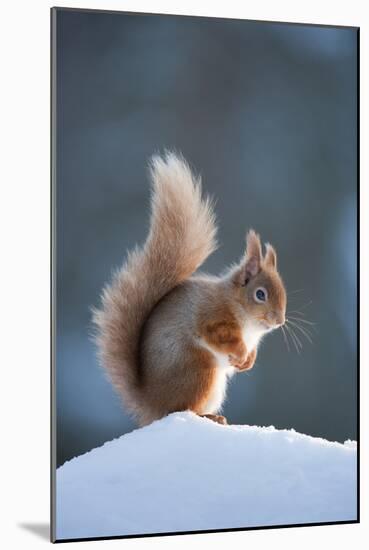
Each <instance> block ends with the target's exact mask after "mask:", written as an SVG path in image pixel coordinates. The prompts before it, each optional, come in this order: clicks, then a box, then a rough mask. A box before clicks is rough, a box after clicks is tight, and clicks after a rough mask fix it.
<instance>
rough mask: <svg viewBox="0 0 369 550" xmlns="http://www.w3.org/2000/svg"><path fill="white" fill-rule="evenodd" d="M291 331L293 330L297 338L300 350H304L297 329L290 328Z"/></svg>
mask: <svg viewBox="0 0 369 550" xmlns="http://www.w3.org/2000/svg"><path fill="white" fill-rule="evenodd" d="M290 329H291V330H292V332H293V335H294V337H295V338H296V340H297V342H298V343H299V344H300V349H302V348H303V345H302V342H301V340H300V338H299V336H297V334H296V331H295V329H294V328H292V327H290Z"/></svg>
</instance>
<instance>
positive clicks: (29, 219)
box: [0, 0, 369, 550]
mask: <svg viewBox="0 0 369 550" xmlns="http://www.w3.org/2000/svg"><path fill="white" fill-rule="evenodd" d="M365 4H367V2H365V1H363V2H360V1H356V0H351V2H341V1H340V2H338V1H336V2H330V1H329V0H318V1H316V0H309V2H307V1H306V2H304V3H303V5H302V2H295V1H294V0H289V1H287V0H279V1H278V2H275V1H273V0H270V1H266V0H258V2H253V3H250V2H237V1H233V0H228V1H227V2H219V3H216V2H210V1H205V0H200V1H199V0H197V1H195V0H181V1H179V0H172V1H164V0H155V1H146V2H145V1H141V0H136V1H118V0H116V1H111V0H110V1H93V0H89V1H84V0H80V1H78V2H76V1H74V0H69V1H68V2H67V3H66V5H67V6H69V7H86V8H104V9H116V10H128V11H148V12H158V13H177V14H191V15H208V16H209V15H210V16H222V17H236V18H237V17H238V18H245V19H259V20H260V19H261V20H263V19H264V20H276V21H291V22H306V23H321V24H323V23H326V24H340V25H354V26H360V27H361V97H362V98H368V97H369V89H368V66H369V59H368V44H369V40H368V31H369V19H368V16H367V13H366V6H365ZM52 5H53V4H52V2H49V1H48V0H37V1H36V2H29V1H28V2H27V1H23V0H18V1H17V2H14V3H10V2H9V3H8V4H5V5H3V6H2V13H1V32H0V40H1V47H0V55H1V77H2V78H1V80H2V84H1V88H0V89H1V96H2V99H1V103H0V105H1V119H0V120H1V136H2V148H1V149H2V160H1V164H0V170H1V178H0V182H1V200H0V209H1V210H0V224H1V231H0V238H1V270H0V276H1V287H0V288H1V291H2V292H1V302H0V303H1V316H0V319H1V321H0V322H1V325H2V326H1V335H2V338H1V347H0V354H1V355H0V368H1V369H2V384H1V399H0V404H1V421H2V443H3V448H2V453H1V458H2V460H1V463H2V467H1V469H0V471H1V478H0V490H1V507H2V510H1V542H2V544H3V546H4V547H5V548H13V547H17V548H25V547H27V548H29V549H30V550H32V549H34V548H39V546H41V545H44V546H45V544H48V542H47V538H46V529H47V528H46V525H47V523H48V519H49V355H50V353H49V352H50V349H49V264H50V258H49V243H50V240H49V224H50V219H49V202H50V195H49V8H50V7H51V6H52ZM364 68H365V69H366V70H364ZM25 83H27V85H26V84H25ZM361 129H362V130H361V136H362V141H361V168H362V169H361V187H362V193H361V201H362V202H361V210H362V211H363V212H364V213H365V211H366V210H367V208H368V206H369V200H368V198H369V187H368V184H367V182H368V158H367V152H368V150H369V144H368V103H367V101H366V102H365V104H363V102H362V104H361ZM364 152H366V154H364ZM365 187H366V188H365ZM368 218H369V217H368V215H366V216H364V215H363V216H362V226H361V242H362V247H361V248H362V250H363V251H365V250H366V252H367V250H368V247H367V243H366V241H365V240H364V236H366V235H367V234H368V230H369V222H368ZM4 252H5V254H4ZM361 263H362V265H361V268H362V274H361V278H362V281H367V280H369V260H368V254H366V257H365V255H363V256H362V262H361ZM368 302H369V299H368V291H367V288H365V285H364V284H363V285H362V297H361V304H362V320H361V325H362V326H361V333H362V335H363V338H362V354H361V355H362V357H361V364H362V368H361V388H362V392H361V393H362V397H361V425H362V430H361V432H362V436H363V437H362V452H361V460H362V464H363V465H364V468H362V483H361V485H362V510H361V511H362V514H361V517H362V523H361V524H360V525H346V526H326V527H314V528H293V529H282V530H280V529H279V530H269V531H246V532H242V533H218V534H212V535H197V536H189V535H187V536H182V537H163V538H148V539H136V540H124V541H122V540H120V541H109V542H107V541H104V542H87V543H81V544H84V548H92V547H93V548H98V547H104V548H107V547H114V546H115V547H116V548H118V547H122V546H124V547H125V548H135V549H141V548H163V549H164V548H171V549H172V548H186V547H187V546H188V545H189V544H191V546H192V547H193V548H194V549H195V548H200V547H201V548H202V547H204V546H205V547H206V546H207V545H209V546H210V545H212V546H214V545H217V546H218V545H219V547H222V546H223V545H228V546H232V547H235V548H243V547H244V546H245V545H250V546H253V547H255V546H257V547H258V548H259V547H261V548H263V547H264V546H265V547H268V548H270V547H273V548H277V549H278V548H283V549H289V548H295V547H296V546H298V547H299V548H301V549H305V548H309V549H310V548H311V547H312V546H316V547H317V548H321V547H324V546H327V547H331V546H334V547H335V548H336V549H340V548H342V549H343V548H345V549H347V547H353V546H355V547H356V548H363V547H364V536H365V534H366V535H367V536H368V535H369V529H368V525H369V507H368V490H367V489H368V487H369V479H368V478H369V476H368V474H367V468H366V465H367V464H368V458H369V453H368V435H367V434H368V419H369V411H368V408H369V407H368V400H367V392H365V393H364V391H363V389H364V388H368V387H369V380H368V378H369V377H368V372H367V368H366V365H367V364H368V339H366V341H365V340H364V335H365V334H367V332H368V326H369V319H368V313H369V308H368ZM4 306H5V308H4ZM364 436H365V437H364ZM364 488H366V490H365V491H364ZM40 533H41V535H42V534H44V535H43V536H40Z"/></svg>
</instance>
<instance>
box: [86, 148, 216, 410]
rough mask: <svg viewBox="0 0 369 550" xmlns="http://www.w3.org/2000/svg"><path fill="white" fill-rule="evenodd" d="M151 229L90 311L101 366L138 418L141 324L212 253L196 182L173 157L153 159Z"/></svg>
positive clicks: (208, 211)
mask: <svg viewBox="0 0 369 550" xmlns="http://www.w3.org/2000/svg"><path fill="white" fill-rule="evenodd" d="M150 173H151V180H152V195H151V225H150V232H149V235H148V237H147V240H146V242H145V244H144V246H143V247H142V248H136V249H135V250H134V251H133V252H131V253H130V254H129V255H128V258H127V261H126V263H125V264H124V265H123V267H122V268H121V269H120V270H119V271H118V272H117V273H116V275H115V276H114V279H113V281H112V283H111V284H109V285H108V286H106V288H105V289H104V290H103V294H102V307H101V309H100V310H95V311H94V323H95V325H96V327H97V336H96V340H97V344H98V348H99V353H100V358H101V362H102V364H103V366H104V367H105V369H106V370H107V372H108V374H109V376H110V379H111V381H112V383H113V385H114V386H115V387H116V389H117V390H118V392H119V393H120V394H121V396H122V398H123V401H124V404H125V406H126V407H127V409H128V410H130V412H132V413H133V414H135V415H136V416H137V417H138V419H139V418H140V409H141V406H140V384H139V378H138V371H139V365H138V360H139V359H138V357H139V350H138V346H139V341H140V334H141V330H142V327H143V324H144V322H145V320H146V319H147V317H148V316H149V314H150V312H151V311H152V309H153V308H154V306H155V305H156V304H157V303H158V302H159V300H160V299H161V298H162V297H163V296H165V294H167V293H168V292H169V291H170V290H172V289H173V288H174V287H176V286H177V285H178V284H180V283H181V282H183V281H185V280H186V279H188V278H189V277H190V276H191V275H192V274H193V272H194V271H196V269H197V268H198V267H199V266H200V265H201V264H202V263H203V262H204V261H205V259H206V258H207V257H208V256H209V254H211V252H213V250H214V249H215V248H216V239H215V235H216V225H215V219H214V214H213V209H212V207H211V204H210V202H209V199H208V198H206V199H202V197H201V182H200V179H197V178H195V177H194V175H193V174H192V172H191V170H190V168H189V166H188V164H187V163H186V161H185V160H184V159H183V158H180V157H178V156H177V155H175V154H174V153H167V154H166V155H165V156H164V157H159V156H154V157H153V158H152V159H151V163H150Z"/></svg>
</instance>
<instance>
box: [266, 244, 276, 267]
mask: <svg viewBox="0 0 369 550" xmlns="http://www.w3.org/2000/svg"><path fill="white" fill-rule="evenodd" d="M265 248H266V253H265V258H264V262H265V265H266V266H267V267H270V268H272V269H277V253H276V251H275V248H273V246H272V245H271V244H269V243H266V244H265Z"/></svg>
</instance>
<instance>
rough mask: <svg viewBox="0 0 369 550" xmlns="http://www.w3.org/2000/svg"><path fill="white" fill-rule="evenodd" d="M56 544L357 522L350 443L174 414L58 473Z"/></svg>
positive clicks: (353, 457)
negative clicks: (252, 528) (139, 536)
mask: <svg viewBox="0 0 369 550" xmlns="http://www.w3.org/2000/svg"><path fill="white" fill-rule="evenodd" d="M56 491H57V493H56V494H57V499H56V512H57V522H56V534H57V539H58V540H61V539H69V538H88V537H101V536H104V537H107V536H114V535H120V536H122V535H133V534H142V533H165V532H174V531H197V530H208V529H227V528H235V527H241V528H244V527H256V526H262V525H278V524H279V525H288V524H298V523H315V522H330V521H349V520H355V519H356V443H355V442H352V441H348V442H346V443H345V444H341V443H332V442H328V441H326V440H324V439H318V438H313V437H310V436H306V435H302V434H299V433H297V432H295V431H294V430H281V431H280V430H276V429H275V428H273V427H269V428H259V427H256V426H221V425H219V424H215V423H214V422H212V421H210V420H207V419H203V418H199V417H198V416H196V415H195V414H193V413H191V412H184V413H175V414H171V415H169V416H167V417H166V418H164V419H162V420H159V421H157V422H154V423H153V424H151V425H150V426H147V427H145V428H141V429H138V430H135V431H134V432H131V433H129V434H126V435H124V436H122V437H120V438H119V439H115V440H113V441H110V442H109V443H105V444H104V445H103V446H102V447H99V448H97V449H94V450H92V451H90V452H88V453H86V454H84V455H82V456H79V457H77V458H74V459H73V460H71V461H69V462H67V463H65V464H64V465H63V466H61V467H60V468H59V469H58V470H57V482H56Z"/></svg>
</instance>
